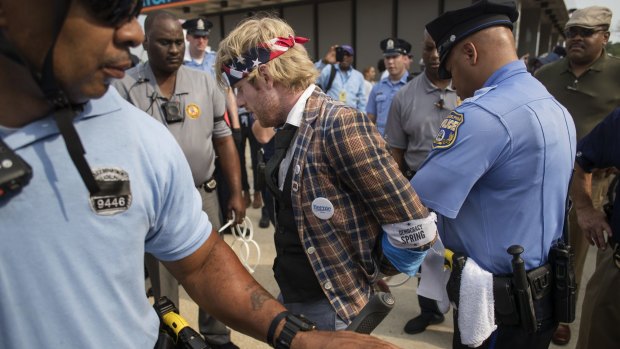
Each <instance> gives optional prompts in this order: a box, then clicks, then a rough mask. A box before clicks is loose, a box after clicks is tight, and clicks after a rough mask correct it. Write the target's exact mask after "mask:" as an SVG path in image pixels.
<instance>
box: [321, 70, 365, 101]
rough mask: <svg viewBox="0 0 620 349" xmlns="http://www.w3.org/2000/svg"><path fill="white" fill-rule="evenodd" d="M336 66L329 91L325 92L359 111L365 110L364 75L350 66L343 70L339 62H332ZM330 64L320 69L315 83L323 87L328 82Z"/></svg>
mask: <svg viewBox="0 0 620 349" xmlns="http://www.w3.org/2000/svg"><path fill="white" fill-rule="evenodd" d="M333 66H334V67H336V76H335V77H334V81H333V82H332V86H331V88H330V89H329V91H326V92H325V93H326V94H327V95H328V96H330V97H331V98H332V99H335V100H337V101H341V102H343V103H345V104H347V105H349V106H351V107H353V108H356V109H357V110H359V111H361V112H365V111H366V94H365V93H364V75H362V73H360V72H359V71H357V70H355V69H353V67H350V68H349V70H347V71H343V70H342V69H340V65H339V64H333ZM331 67H332V65H327V66H325V67H324V68H323V70H321V75H319V78H318V80H317V84H318V85H320V86H322V87H325V86H326V85H327V83H328V82H329V75H330V74H331V69H332V68H331Z"/></svg>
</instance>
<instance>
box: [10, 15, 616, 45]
mask: <svg viewBox="0 0 620 349" xmlns="http://www.w3.org/2000/svg"><path fill="white" fill-rule="evenodd" d="M0 11H2V9H0ZM609 35H610V33H609V32H604V33H603V47H605V46H606V45H607V43H608V42H609Z"/></svg>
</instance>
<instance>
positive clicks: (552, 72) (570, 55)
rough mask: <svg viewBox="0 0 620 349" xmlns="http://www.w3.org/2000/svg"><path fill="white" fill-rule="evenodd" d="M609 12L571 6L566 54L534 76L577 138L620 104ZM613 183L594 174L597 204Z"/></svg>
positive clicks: (576, 244) (581, 250)
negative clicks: (559, 107)
mask: <svg viewBox="0 0 620 349" xmlns="http://www.w3.org/2000/svg"><path fill="white" fill-rule="evenodd" d="M611 18H612V13H611V10H610V9H608V8H606V7H601V6H590V7H586V8H582V9H579V10H577V11H575V12H573V14H572V15H571V18H570V19H569V20H568V22H566V25H565V36H566V50H567V55H566V57H564V58H562V59H561V60H558V61H556V62H554V63H550V64H547V65H545V66H543V67H542V68H540V69H539V70H537V71H536V78H538V79H539V80H540V81H541V82H542V83H543V84H544V85H545V87H547V89H548V90H549V92H550V93H551V94H552V95H553V96H554V97H555V98H557V99H558V101H560V103H562V105H564V106H565V107H566V109H568V111H569V112H570V113H571V115H572V117H573V120H574V121H575V126H576V127H577V140H580V139H581V138H582V137H583V136H585V135H586V134H587V133H588V132H590V131H591V130H592V129H593V128H594V126H595V125H596V124H597V123H599V122H601V121H602V120H603V118H604V117H605V116H607V115H608V114H609V113H610V112H611V111H612V110H614V109H615V108H616V107H617V106H618V105H620V79H618V76H620V58H618V57H614V56H610V55H608V54H607V52H606V50H605V45H607V42H608V41H609V35H610V33H609V27H610V24H611ZM609 183H610V178H609V177H606V176H603V174H602V173H600V172H597V173H594V174H593V178H592V199H593V200H594V206H595V207H596V208H598V209H601V208H602V207H603V202H604V199H605V193H606V192H607V188H608V187H609ZM575 212H576V211H575V210H573V212H572V214H571V215H570V227H571V234H570V238H571V241H570V242H571V247H572V248H573V251H574V252H575V278H576V281H577V284H580V283H581V278H582V275H583V266H584V264H585V261H586V256H587V252H588V247H589V245H588V242H587V241H586V239H584V233H583V232H582V231H581V229H580V225H579V224H578V222H577V216H576V214H575ZM570 337H571V331H570V327H569V326H568V325H567V324H560V326H559V327H558V330H557V331H556V333H555V334H554V336H553V342H554V343H555V344H558V345H563V344H567V343H568V342H569V341H570Z"/></svg>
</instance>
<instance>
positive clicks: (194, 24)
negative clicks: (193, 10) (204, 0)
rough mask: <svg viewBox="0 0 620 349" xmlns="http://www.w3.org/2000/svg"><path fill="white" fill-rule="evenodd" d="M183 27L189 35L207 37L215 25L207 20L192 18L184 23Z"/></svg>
mask: <svg viewBox="0 0 620 349" xmlns="http://www.w3.org/2000/svg"><path fill="white" fill-rule="evenodd" d="M181 26H182V27H183V29H186V30H187V33H188V34H189V35H196V36H207V35H209V31H210V30H211V27H213V23H211V22H210V21H209V20H207V19H205V18H192V19H188V20H187V21H185V22H183V24H182V25H181Z"/></svg>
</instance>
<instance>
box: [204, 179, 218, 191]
mask: <svg viewBox="0 0 620 349" xmlns="http://www.w3.org/2000/svg"><path fill="white" fill-rule="evenodd" d="M203 187H204V189H205V191H207V192H209V193H210V192H212V191H214V190H215V188H216V187H217V181H216V180H215V178H211V179H209V180H208V181H206V182H205V183H204V184H203Z"/></svg>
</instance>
